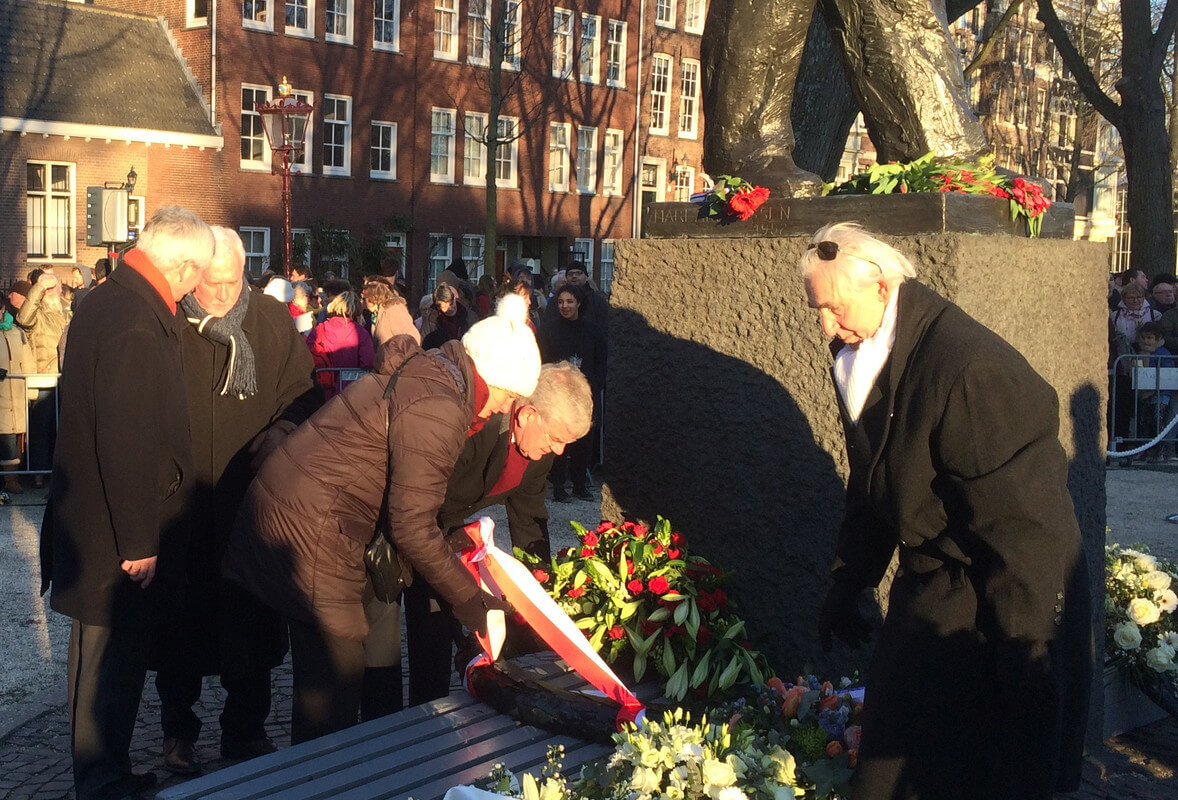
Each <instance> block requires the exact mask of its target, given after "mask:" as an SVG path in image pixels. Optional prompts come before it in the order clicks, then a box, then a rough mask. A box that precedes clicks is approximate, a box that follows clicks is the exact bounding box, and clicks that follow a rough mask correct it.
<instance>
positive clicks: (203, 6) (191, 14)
mask: <svg viewBox="0 0 1178 800" xmlns="http://www.w3.org/2000/svg"><path fill="white" fill-rule="evenodd" d="M184 5H185V12H184V27H186V28H203V27H204V26H205V25H208V24H209V0H187V1H186V2H185V4H184Z"/></svg>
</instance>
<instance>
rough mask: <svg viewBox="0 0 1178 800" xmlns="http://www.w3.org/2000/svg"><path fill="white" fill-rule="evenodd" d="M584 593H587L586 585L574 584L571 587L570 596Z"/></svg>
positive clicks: (578, 595)
mask: <svg viewBox="0 0 1178 800" xmlns="http://www.w3.org/2000/svg"><path fill="white" fill-rule="evenodd" d="M583 594H585V587H584V586H574V587H573V588H572V589H569V597H580V596H581V595H583Z"/></svg>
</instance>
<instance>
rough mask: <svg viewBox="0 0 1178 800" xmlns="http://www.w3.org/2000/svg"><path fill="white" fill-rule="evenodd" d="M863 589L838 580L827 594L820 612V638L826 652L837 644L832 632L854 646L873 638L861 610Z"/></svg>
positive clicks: (869, 626)
mask: <svg viewBox="0 0 1178 800" xmlns="http://www.w3.org/2000/svg"><path fill="white" fill-rule="evenodd" d="M862 591H863V590H862V589H861V588H860V587H859V586H857V585H856V584H854V583H851V582H848V581H839V580H836V581H835V582H834V585H833V586H831V587H830V591H829V592H827V593H826V600H825V601H824V602H823V603H822V611H821V612H819V614H818V641H819V642H821V643H822V650H823V652H826V653H829V652H830V651H831V649H832V648H833V646H834V642H833V640H832V635H833V636H837V637H838V638H840V639H842V640H843V641H844V642H846V643H847V644H849V645H851V647H858V646H859V645H861V644H865V643H866V642H867V641H868V639H869V638H870V637H871V625H870V624H869V623H868V622H867V620H866V619H864V618H863V615H862V614H861V613H860V612H859V595H860V594H861V593H862Z"/></svg>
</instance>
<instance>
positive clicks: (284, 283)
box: [262, 275, 294, 303]
mask: <svg viewBox="0 0 1178 800" xmlns="http://www.w3.org/2000/svg"><path fill="white" fill-rule="evenodd" d="M262 291H263V292H264V293H265V294H268V295H270V296H271V297H273V298H274V299H275V300H277V301H278V302H280V303H291V302H294V287H293V286H291V285H290V281H288V280H287V279H286V278H281V277H279V276H277V275H275V276H274V277H273V278H271V279H270V282H269V283H267V284H266V288H265V289H263V290H262Z"/></svg>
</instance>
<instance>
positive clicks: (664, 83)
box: [650, 53, 671, 135]
mask: <svg viewBox="0 0 1178 800" xmlns="http://www.w3.org/2000/svg"><path fill="white" fill-rule="evenodd" d="M670 95H671V57H670V56H669V55H667V54H666V53H655V54H654V55H653V56H651V58H650V132H651V133H661V134H663V135H666V134H668V133H670V128H669V122H668V117H669V116H670V114H669V113H668V112H667V106H668V105H670Z"/></svg>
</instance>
